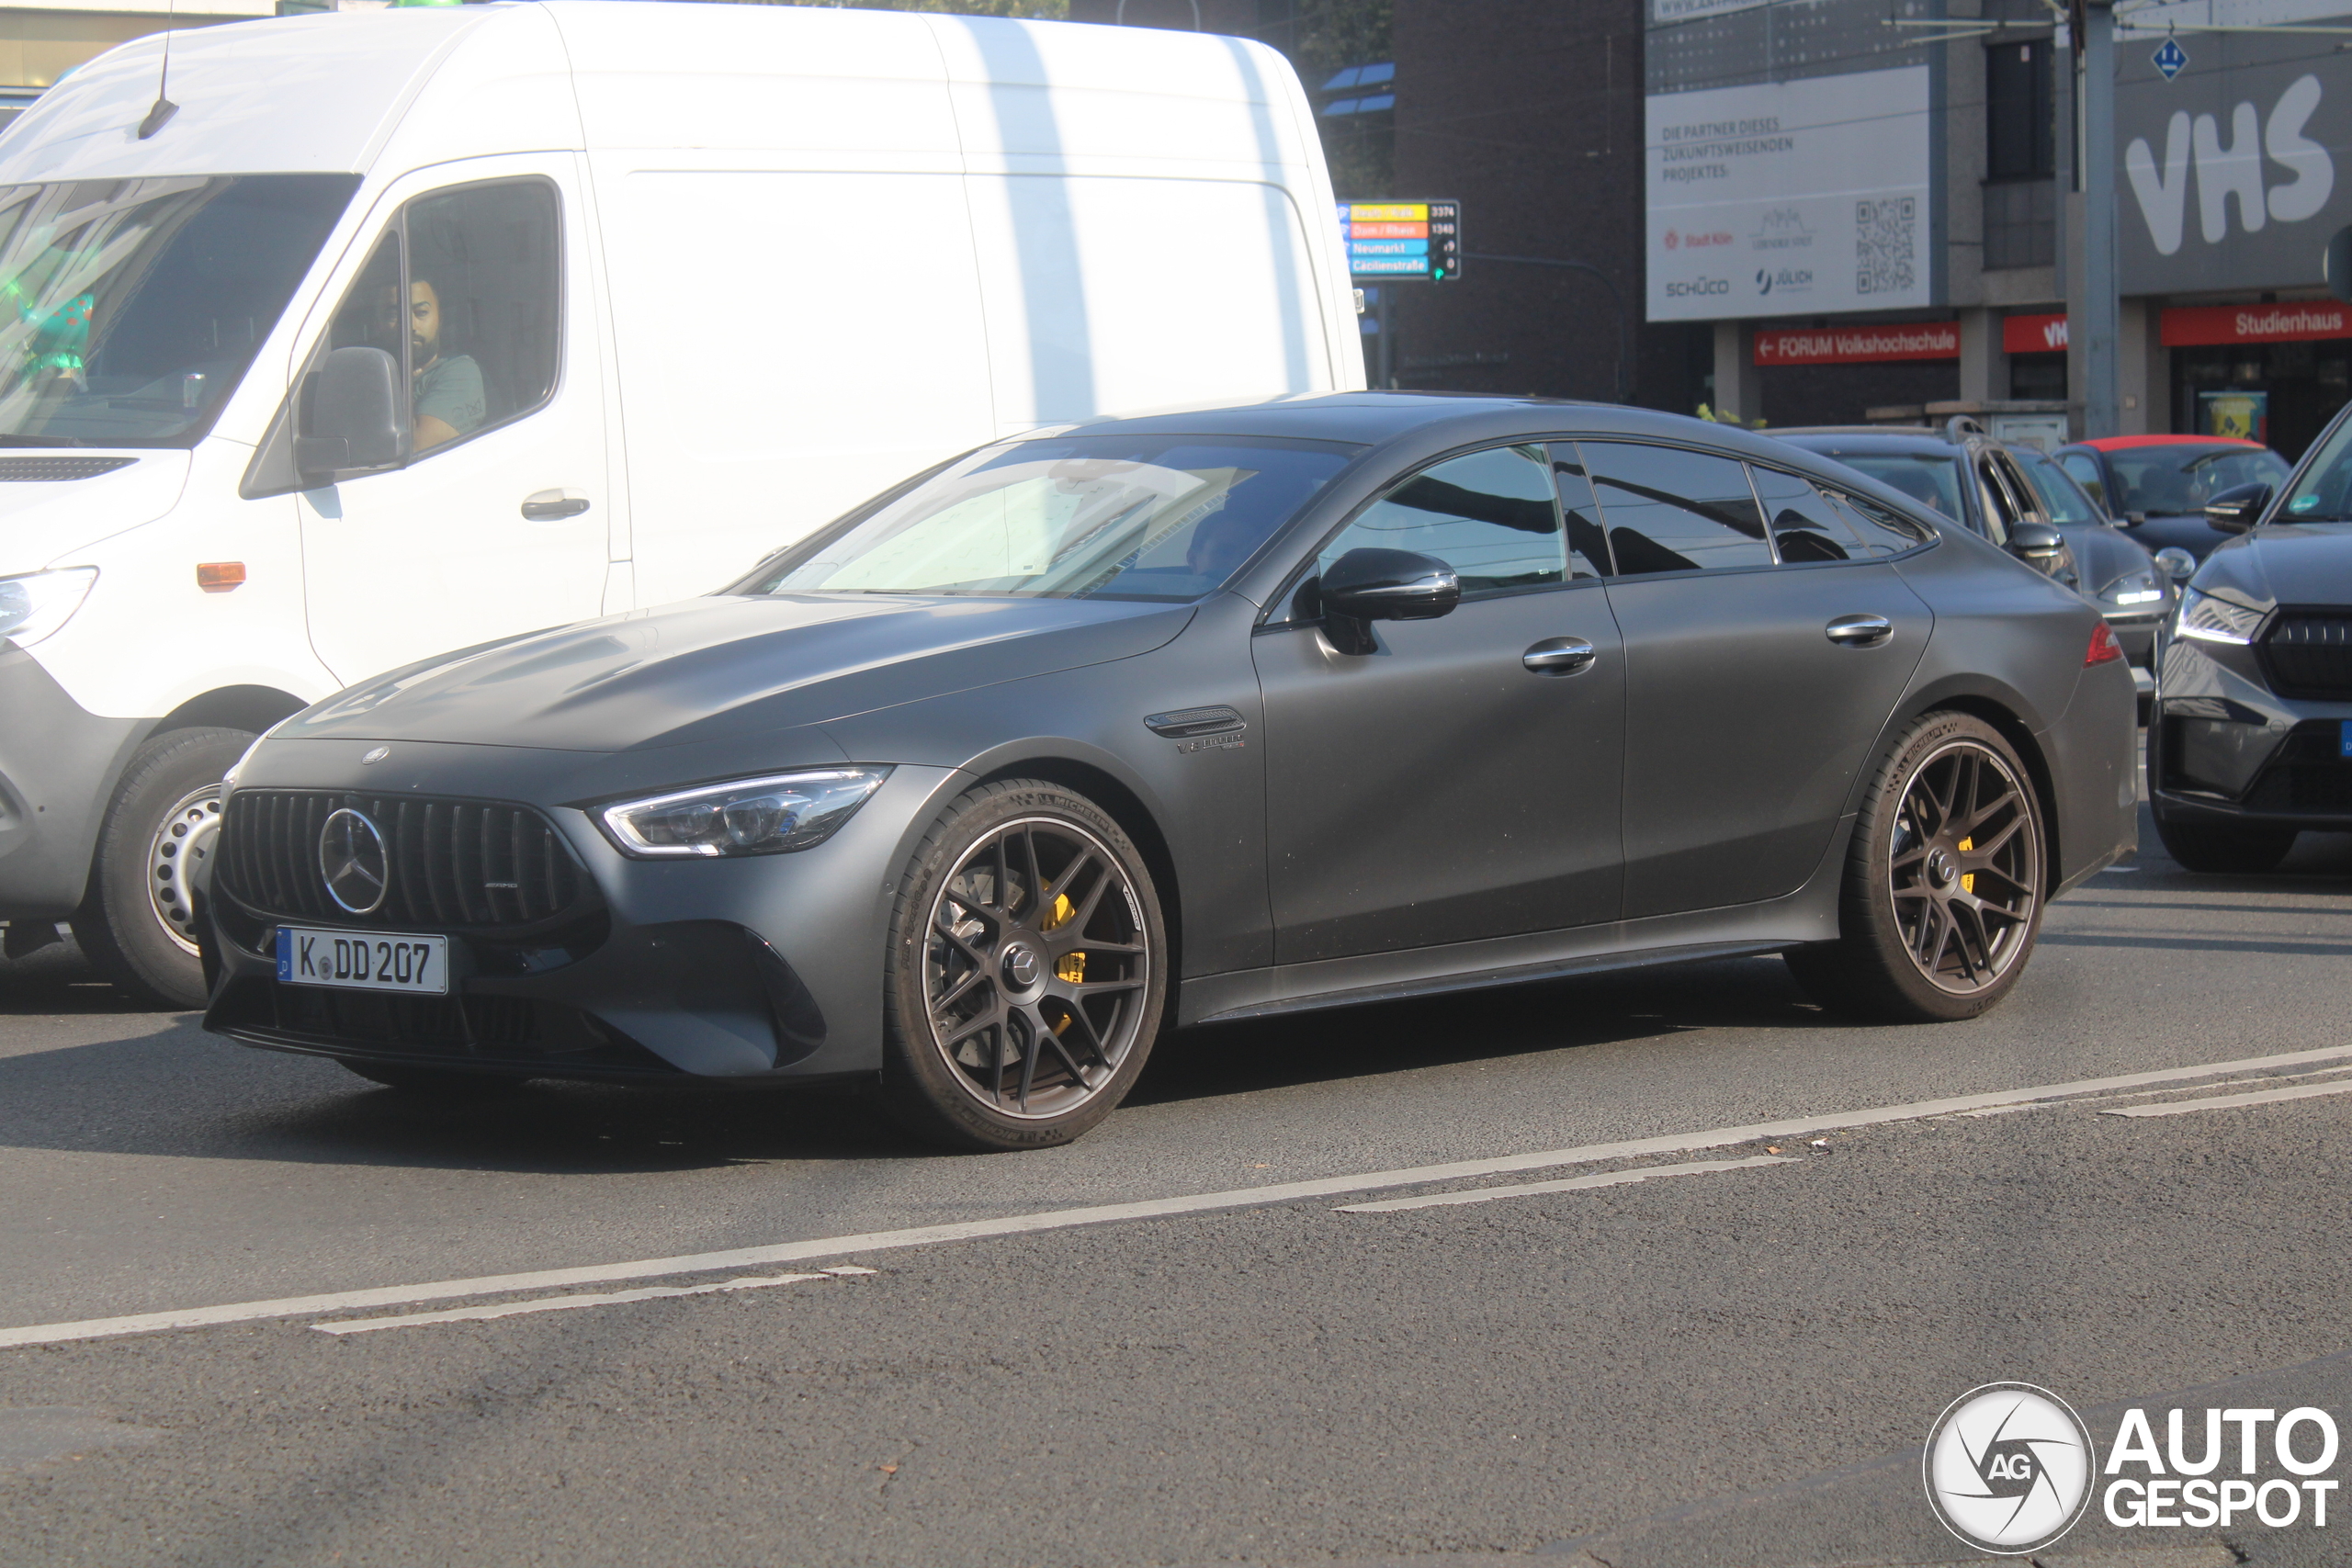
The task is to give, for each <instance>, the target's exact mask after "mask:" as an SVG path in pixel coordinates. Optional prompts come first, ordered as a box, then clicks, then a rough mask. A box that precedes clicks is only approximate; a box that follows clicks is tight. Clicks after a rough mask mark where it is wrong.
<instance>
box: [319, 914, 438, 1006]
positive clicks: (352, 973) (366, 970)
mask: <svg viewBox="0 0 2352 1568" xmlns="http://www.w3.org/2000/svg"><path fill="white" fill-rule="evenodd" d="M277 977H278V979H280V980H281V981H283V982H285V983H286V984H287V985H289V986H334V987H339V988H341V989H344V990H350V991H402V992H406V993H408V994H410V995H412V996H425V997H446V996H447V995H448V994H449V939H448V938H447V937H446V936H393V935H390V934H387V935H383V936H371V935H368V933H366V932H364V931H311V930H306V929H305V928H303V927H301V926H280V927H278V928H277Z"/></svg>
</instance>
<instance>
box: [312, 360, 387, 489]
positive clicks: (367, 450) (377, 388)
mask: <svg viewBox="0 0 2352 1568" xmlns="http://www.w3.org/2000/svg"><path fill="white" fill-rule="evenodd" d="M312 374H313V377H314V384H313V386H312V387H311V389H309V396H308V397H307V398H306V399H305V401H306V402H307V403H308V405H309V407H308V409H307V410H306V411H305V412H306V414H307V417H306V418H305V419H304V420H303V422H302V425H301V427H300V434H297V435H296V436H295V437H294V466H295V468H297V469H299V470H300V473H301V475H302V477H303V478H304V479H319V480H321V481H325V480H329V479H334V478H336V477H337V476H339V475H343V474H364V473H373V472H376V471H378V470H379V469H383V468H399V467H401V465H402V464H403V463H405V462H407V461H408V456H409V434H410V432H409V399H408V389H407V388H405V387H403V386H401V366H400V361H399V360H397V359H395V358H393V357H392V356H391V355H390V354H388V353H386V352H385V351H384V350H382V349H380V348H367V347H363V346H359V345H354V346H352V347H349V348H338V349H334V350H333V351H332V352H330V353H329V354H328V355H327V356H326V358H325V359H324V360H323V361H322V362H321V363H320V366H319V368H318V369H317V370H316V371H314V372H313V373H312Z"/></svg>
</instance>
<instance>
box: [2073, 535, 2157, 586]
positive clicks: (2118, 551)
mask: <svg viewBox="0 0 2352 1568" xmlns="http://www.w3.org/2000/svg"><path fill="white" fill-rule="evenodd" d="M2058 531H2059V532H2060V533H2062V534H2064V535H2065V536H2066V543H2067V544H2069V545H2071V546H2073V547H2074V551H2075V570H2078V571H2079V572H2081V574H2082V580H2083V581H2082V587H2083V592H2086V593H2088V594H2090V595H2092V596H2093V597H2094V598H2096V597H2097V596H2098V595H2099V594H2101V593H2104V592H2107V591H2108V589H2109V588H2110V587H2112V586H2114V584H2116V583H2117V582H2119V581H2122V580H2123V579H2124V578H2127V577H2130V576H2131V575H2132V574H2133V573H2134V572H2143V571H2144V572H2151V573H2154V572H2156V571H2157V568H2156V563H2155V559H2154V557H2152V556H2151V555H2150V554H2149V553H2148V551H2147V549H2146V548H2145V547H2143V546H2142V545H2141V544H2140V543H2139V542H2138V541H2137V540H2135V539H2133V538H2132V537H2131V536H2130V535H2128V534H2125V533H2123V532H2121V531H2120V530H2119V529H2117V528H2114V527H2112V526H2110V525H2108V524H2105V523H2068V524H2064V525H2061V526H2060V528H2059V530H2058Z"/></svg>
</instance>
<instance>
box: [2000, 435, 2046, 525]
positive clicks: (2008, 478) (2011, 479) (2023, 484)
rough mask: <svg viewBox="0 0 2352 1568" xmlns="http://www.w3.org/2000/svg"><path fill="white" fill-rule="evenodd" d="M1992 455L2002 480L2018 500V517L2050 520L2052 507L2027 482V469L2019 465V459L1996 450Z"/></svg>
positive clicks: (2040, 520)
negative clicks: (2043, 501)
mask: <svg viewBox="0 0 2352 1568" xmlns="http://www.w3.org/2000/svg"><path fill="white" fill-rule="evenodd" d="M1992 457H1993V467H1994V469H1995V470H1996V472H1998V473H1999V475H2000V476H2001V482H2002V483H2003V484H2005V485H2007V487H2008V491H2009V494H2010V495H2011V496H2012V497H2013V498H2014V499H2015V501H2016V503H2017V511H2018V517H2019V518H2031V519H2032V520H2033V521H2034V522H2036V523H2047V522H2049V521H2050V509H2049V508H2048V507H2046V506H2044V505H2042V503H2041V491H2037V490H2035V489H2034V488H2033V486H2032V485H2031V484H2030V483H2028V482H2027V480H2026V477H2025V471H2024V470H2023V469H2022V468H2018V460H2017V459H2016V458H2015V457H2010V456H2009V455H2008V454H2007V452H1996V453H1994V454H1993V455H1992Z"/></svg>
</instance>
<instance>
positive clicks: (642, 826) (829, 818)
mask: <svg viewBox="0 0 2352 1568" xmlns="http://www.w3.org/2000/svg"><path fill="white" fill-rule="evenodd" d="M889 776H890V770H889V769H888V768H823V769H813V770H810V771H809V772H806V773H772V774H770V775H768V776H766V777H764V778H756V779H736V780H733V781H731V782H729V783H727V784H704V785H702V786H701V787H699V788H696V789H688V790H680V791H679V792H678V793H676V794H675V795H654V796H652V797H650V799H645V800H625V801H622V802H620V803H618V804H617V805H613V806H607V807H605V808H604V810H603V811H602V812H601V813H599V815H600V816H601V817H602V818H603V819H604V823H605V831H606V832H608V833H610V834H612V836H613V841H614V842H615V843H616V844H618V845H619V846H620V848H621V852H623V853H625V854H629V855H634V856H636V857H637V858H639V859H640V860H666V859H669V858H671V857H673V856H677V855H777V854H785V853H787V852H790V851H793V850H805V849H808V848H809V847H810V846H812V845H815V844H821V843H823V842H824V841H825V840H827V839H830V838H831V837H832V836H833V833H834V832H835V830H836V829H839V828H840V827H841V825H842V823H844V822H846V821H848V820H849V819H850V818H851V817H853V816H854V815H855V814H856V811H857V808H858V807H861V806H863V805H865V799H866V796H868V795H872V794H873V793H874V792H875V791H876V789H879V788H880V787H881V786H882V781H883V780H884V779H886V778H888V777H889Z"/></svg>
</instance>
